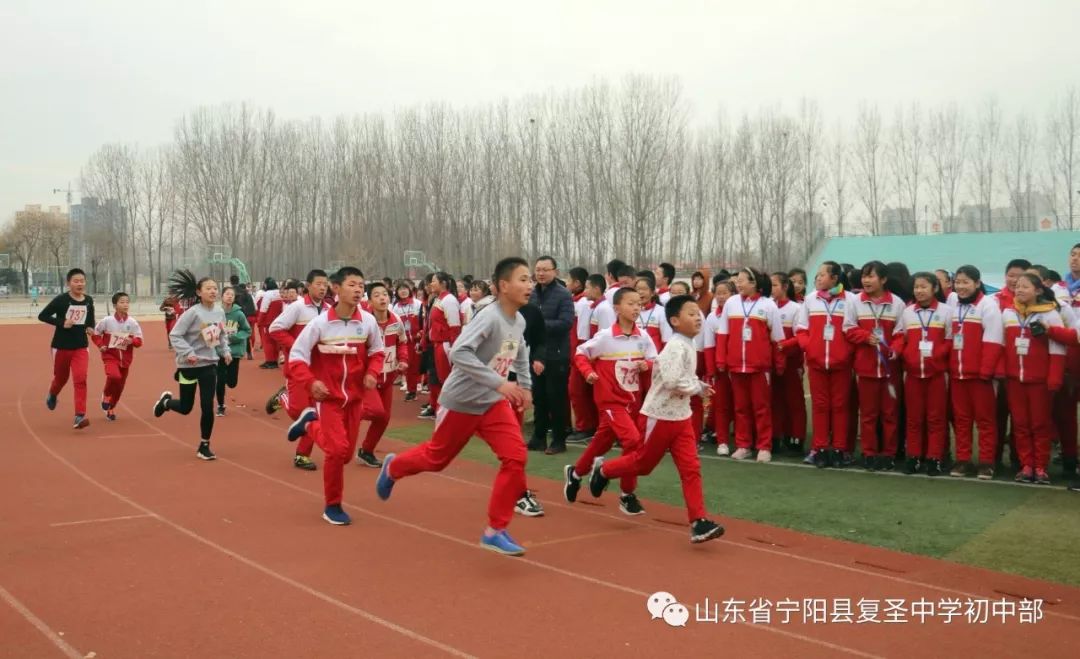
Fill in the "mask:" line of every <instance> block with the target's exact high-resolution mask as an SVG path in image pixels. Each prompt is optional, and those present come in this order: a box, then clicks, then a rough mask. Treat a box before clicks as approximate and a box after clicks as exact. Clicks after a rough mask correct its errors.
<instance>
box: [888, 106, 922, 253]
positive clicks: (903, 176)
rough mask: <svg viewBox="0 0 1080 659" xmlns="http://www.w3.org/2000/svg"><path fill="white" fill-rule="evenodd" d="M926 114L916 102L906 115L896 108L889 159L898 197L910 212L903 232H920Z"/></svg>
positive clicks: (903, 220) (902, 228)
mask: <svg viewBox="0 0 1080 659" xmlns="http://www.w3.org/2000/svg"><path fill="white" fill-rule="evenodd" d="M923 122H924V119H923V112H922V109H921V108H920V107H919V105H918V104H917V103H913V104H912V105H911V108H910V109H909V110H908V112H907V113H905V112H904V111H903V110H902V109H899V108H898V109H897V111H896V118H895V119H894V120H893V126H892V131H891V135H890V140H889V157H890V162H891V169H892V172H893V176H894V177H895V178H896V196H897V198H898V199H899V200H900V204H901V205H902V207H903V208H904V209H905V211H906V212H907V217H904V218H902V224H901V227H900V231H901V233H905V234H914V233H918V217H919V189H920V187H921V186H922V165H923V157H924V154H923V151H924V147H925V144H924V139H923Z"/></svg>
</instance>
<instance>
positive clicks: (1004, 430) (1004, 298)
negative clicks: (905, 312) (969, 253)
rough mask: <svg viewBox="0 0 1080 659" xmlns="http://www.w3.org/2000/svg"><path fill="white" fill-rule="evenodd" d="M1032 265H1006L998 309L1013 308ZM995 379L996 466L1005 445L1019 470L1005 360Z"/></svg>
mask: <svg viewBox="0 0 1080 659" xmlns="http://www.w3.org/2000/svg"><path fill="white" fill-rule="evenodd" d="M1030 267H1031V261H1028V260H1027V259H1013V260H1011V261H1009V263H1008V264H1007V265H1006V266H1005V287H1004V288H1002V289H1001V290H1000V291H998V292H997V293H994V294H993V296H992V297H993V298H994V299H995V300H996V301H997V303H998V309H1000V310H1001V312H1002V313H1005V310H1006V309H1011V308H1012V306H1013V291H1014V290H1015V289H1016V283H1017V282H1018V281H1019V280H1020V276H1021V275H1023V274H1024V272H1026V271H1027V270H1028V269H1029V268H1030ZM994 379H995V380H996V381H997V383H998V387H996V389H997V436H998V445H997V450H996V452H995V456H994V463H995V465H994V466H995V468H996V467H997V465H999V464H1002V457H1001V456H1002V454H1003V453H1004V451H1005V446H1006V445H1008V446H1009V458H1010V459H1009V465H1010V466H1011V467H1012V468H1013V470H1014V471H1018V465H1019V462H1020V458H1019V456H1018V455H1017V454H1016V443H1015V442H1014V441H1013V437H1012V431H1011V429H1010V427H1009V400H1008V399H1009V395H1008V394H1009V388H1008V387H1007V386H1005V384H1006V375H1005V361H1004V360H999V361H998V366H997V370H996V371H995V372H994Z"/></svg>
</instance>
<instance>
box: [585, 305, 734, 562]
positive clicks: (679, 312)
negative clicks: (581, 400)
mask: <svg viewBox="0 0 1080 659" xmlns="http://www.w3.org/2000/svg"><path fill="white" fill-rule="evenodd" d="M664 313H665V314H666V315H667V320H668V322H669V323H670V324H671V328H672V330H674V332H675V333H674V335H673V336H672V339H671V341H669V342H668V343H667V344H666V345H665V346H664V350H663V351H662V352H661V353H660V356H659V357H657V358H656V364H655V368H654V369H653V372H652V387H651V388H650V389H649V394H648V395H647V396H646V397H645V404H644V405H642V407H641V417H640V420H639V421H640V426H642V427H644V436H645V442H644V444H643V445H642V447H641V448H640V449H639V450H637V451H635V452H634V453H632V454H629V455H628V454H625V453H624V454H623V456H622V457H620V458H615V459H614V460H611V461H610V462H604V461H603V458H598V464H597V466H596V468H595V469H593V473H592V478H591V479H590V480H589V491H590V492H591V493H592V495H593V496H594V497H599V496H600V495H601V494H602V493H603V492H604V489H605V488H607V484H608V481H609V480H610V479H612V478H625V477H626V476H646V475H648V474H650V473H652V470H653V469H655V468H656V465H657V464H659V462H660V460H661V459H662V458H663V457H664V453H666V452H669V451H670V452H671V459H672V460H673V461H674V462H675V467H676V469H678V471H679V479H680V480H681V481H682V491H683V500H684V501H685V502H686V512H687V515H688V517H689V518H690V542H692V543H695V544H697V543H700V542H705V541H707V540H712V539H714V538H719V537H720V536H722V535H723V534H724V527H722V526H720V525H719V524H716V523H715V522H713V521H711V520H709V519H708V518H706V517H705V497H704V495H703V494H702V490H701V461H700V460H699V459H698V454H697V433H696V432H695V430H694V424H693V422H692V419H691V416H692V415H691V411H690V399H691V397H693V396H712V395H713V390H712V388H711V387H709V386H708V385H707V384H705V383H704V382H701V381H700V380H699V379H698V377H697V352H696V350H695V349H694V337H695V336H697V335H698V333H700V332H701V310H700V309H699V308H698V306H697V303H696V302H694V298H692V297H690V296H688V295H681V296H675V297H672V298H671V299H670V300H669V301H668V303H667V305H666V306H665V308H664Z"/></svg>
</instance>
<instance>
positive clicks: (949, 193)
mask: <svg viewBox="0 0 1080 659" xmlns="http://www.w3.org/2000/svg"><path fill="white" fill-rule="evenodd" d="M929 138H930V142H929V147H928V149H927V150H928V153H929V156H930V163H931V170H930V188H931V190H933V191H934V195H935V197H936V198H937V207H938V218H939V220H940V222H941V224H942V229H943V230H944V231H946V232H950V233H952V232H955V231H956V228H957V217H956V195H957V194H958V193H959V188H960V181H961V180H962V179H963V175H964V157H965V155H966V153H967V130H966V126H965V124H964V119H963V115H962V114H961V113H960V110H959V109H958V108H957V107H956V105H950V106H948V107H947V108H945V109H944V110H939V111H936V112H932V113H931V114H930V134H929Z"/></svg>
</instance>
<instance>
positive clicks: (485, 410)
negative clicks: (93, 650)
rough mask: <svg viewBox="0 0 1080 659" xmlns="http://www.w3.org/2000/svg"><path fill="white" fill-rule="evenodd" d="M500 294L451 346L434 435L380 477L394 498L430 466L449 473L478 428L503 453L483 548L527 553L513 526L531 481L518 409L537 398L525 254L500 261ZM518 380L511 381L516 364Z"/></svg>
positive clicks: (384, 495) (386, 464)
mask: <svg viewBox="0 0 1080 659" xmlns="http://www.w3.org/2000/svg"><path fill="white" fill-rule="evenodd" d="M493 282H494V284H495V287H496V290H497V292H498V295H497V300H496V302H495V303H493V307H494V308H492V309H489V310H488V311H485V312H484V313H478V314H476V316H475V317H474V318H473V320H472V322H470V323H469V324H468V325H467V326H466V327H465V329H464V331H463V332H462V334H461V336H460V337H459V338H458V339H457V340H456V341H455V342H454V344H453V347H452V348H451V349H450V351H449V355H448V358H449V362H450V363H451V364H453V367H454V368H453V369H452V370H451V371H450V377H448V378H447V379H446V383H445V385H444V386H443V389H442V392H441V395H440V398H439V410H438V413H437V415H436V419H435V432H434V434H433V435H432V436H431V439H430V440H428V441H427V442H424V443H423V444H420V445H418V446H415V447H413V448H411V449H409V450H408V451H406V452H404V453H402V454H401V455H398V456H395V455H394V454H390V455H387V456H386V459H385V460H384V461H383V467H382V471H380V472H379V478H378V480H377V481H376V482H375V491H376V493H377V494H378V496H379V498H380V499H382V500H384V501H385V500H387V499H389V498H390V494H391V491H392V490H393V487H394V485H395V483H397V481H399V480H401V479H402V478H405V477H407V476H412V475H414V474H419V473H422V472H425V471H442V470H443V469H445V468H446V466H447V465H449V464H450V462H451V461H453V459H454V457H456V456H457V454H458V453H460V452H461V449H463V448H465V444H466V443H468V441H469V438H470V437H472V436H473V435H474V434H475V435H479V436H480V438H481V439H483V440H484V441H485V442H487V444H488V446H490V447H491V450H492V451H493V452H494V453H495V455H496V456H497V457H498V458H499V461H500V467H499V473H498V475H497V476H496V477H495V483H494V485H493V487H492V491H491V500H490V502H489V504H488V527H487V528H486V529H485V530H484V533H483V535H482V536H481V538H480V546H481V547H483V548H485V549H489V550H491V551H494V552H497V553H500V554H504V555H509V556H521V555H522V554H524V553H525V550H524V549H523V548H522V547H521V546H520V545H518V544H517V543H516V542H514V540H513V539H512V538H511V537H510V535H509V534H508V533H507V532H506V528H507V526H509V524H510V519H511V518H512V517H513V515H514V506H515V504H516V503H517V500H518V498H519V497H520V496H521V493H522V492H525V491H526V482H525V459H526V451H525V440H524V439H523V438H522V435H521V425H520V424H519V423H518V417H517V415H516V414H515V408H516V409H517V410H523V409H524V408H525V407H527V406H528V405H529V404H530V403H531V402H532V391H531V388H532V381H531V380H530V376H529V352H528V347H527V346H526V345H525V340H524V334H525V319H524V318H523V317H522V316H521V314H520V313H518V310H519V309H521V307H523V306H525V305H526V304H528V303H529V295H530V293H532V278H531V276H530V273H529V264H528V263H527V262H526V261H525V260H524V259H522V258H518V257H511V258H506V259H503V260H502V261H499V263H498V265H496V266H495V275H494V277H493ZM511 367H513V370H514V372H515V373H517V381H516V382H509V381H507V375H508V373H509V371H510V368H511Z"/></svg>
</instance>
